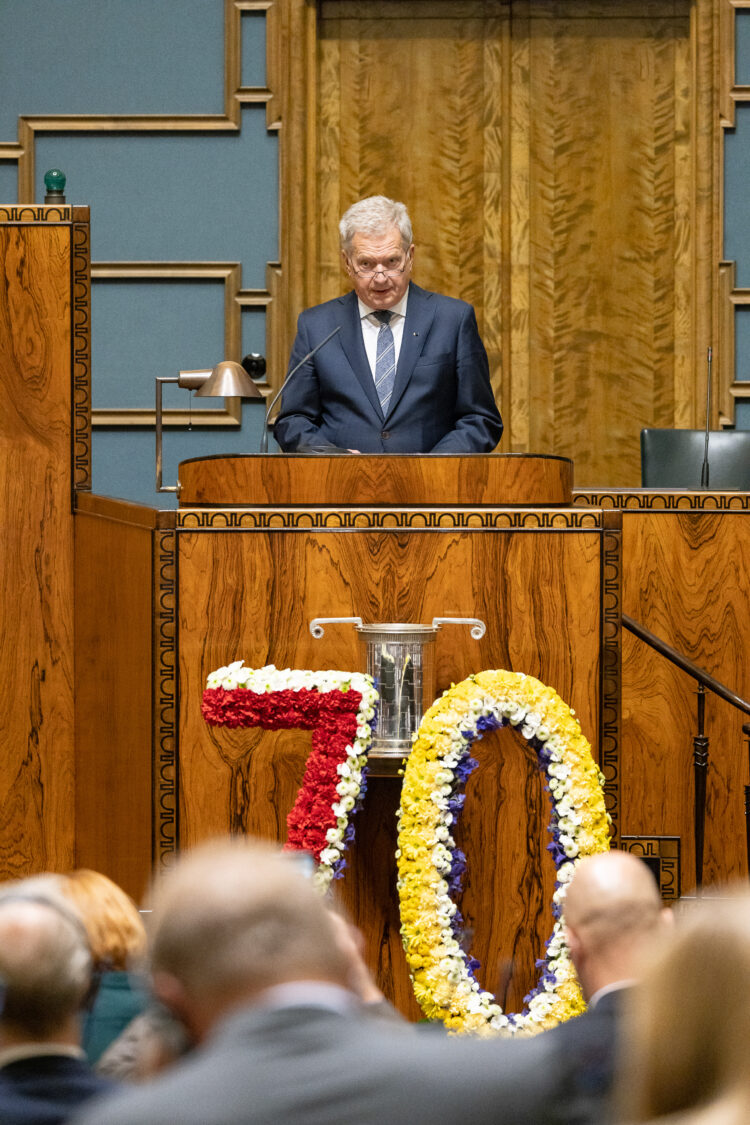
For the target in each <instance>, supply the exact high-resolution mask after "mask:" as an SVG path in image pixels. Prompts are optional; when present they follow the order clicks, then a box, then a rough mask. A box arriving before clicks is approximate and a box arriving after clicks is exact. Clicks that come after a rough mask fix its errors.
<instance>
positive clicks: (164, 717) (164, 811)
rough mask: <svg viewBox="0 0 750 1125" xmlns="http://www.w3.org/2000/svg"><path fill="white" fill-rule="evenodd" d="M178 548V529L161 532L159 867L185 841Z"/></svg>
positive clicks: (157, 539)
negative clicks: (180, 745)
mask: <svg viewBox="0 0 750 1125" xmlns="http://www.w3.org/2000/svg"><path fill="white" fill-rule="evenodd" d="M176 547H177V539H176V536H175V533H174V531H157V532H156V533H155V535H154V561H153V591H154V594H153V597H154V613H153V619H154V642H153V643H154V654H153V667H154V711H153V715H154V737H153V747H154V750H153V754H154V760H153V763H152V786H153V788H152V806H151V807H152V849H151V854H152V857H153V861H154V865H155V867H156V869H157V870H159V869H163V868H165V867H167V866H168V865H169V863H170V861H171V860H172V858H173V857H174V855H175V853H176V852H177V850H178V848H179V841H180V826H179V748H178V738H179V735H178V728H177V714H178V686H177V642H178V636H177V609H176V607H177V550H176Z"/></svg>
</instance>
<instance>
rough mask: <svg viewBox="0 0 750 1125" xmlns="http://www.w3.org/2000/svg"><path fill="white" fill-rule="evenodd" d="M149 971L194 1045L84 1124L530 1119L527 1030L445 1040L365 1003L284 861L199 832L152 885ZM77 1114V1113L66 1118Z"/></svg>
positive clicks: (540, 1088)
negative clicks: (514, 1037)
mask: <svg viewBox="0 0 750 1125" xmlns="http://www.w3.org/2000/svg"><path fill="white" fill-rule="evenodd" d="M151 921H152V976H153V988H154V992H155V993H156V995H157V997H158V998H159V1000H161V1002H162V1003H164V1004H166V1005H167V1006H168V1007H169V1008H170V1009H171V1010H172V1012H174V1013H175V1014H176V1015H177V1016H178V1017H179V1019H180V1020H181V1021H182V1022H183V1024H184V1025H185V1027H186V1028H187V1029H188V1031H189V1033H190V1035H191V1037H192V1039H193V1040H194V1042H195V1044H196V1047H195V1049H194V1050H193V1052H192V1053H191V1054H190V1055H189V1056H188V1057H186V1058H185V1059H183V1060H182V1061H181V1062H179V1063H178V1064H177V1065H176V1066H175V1067H174V1068H173V1069H171V1070H170V1071H168V1072H166V1073H164V1074H163V1075H161V1076H160V1077H159V1078H157V1079H155V1080H154V1081H152V1082H151V1083H150V1084H148V1085H144V1086H141V1087H138V1088H135V1089H132V1090H130V1091H128V1092H127V1093H124V1094H119V1095H116V1096H115V1097H113V1098H112V1099H111V1100H106V1101H101V1102H97V1103H96V1105H95V1106H92V1107H91V1108H90V1109H88V1110H87V1112H85V1113H84V1114H83V1115H82V1116H81V1118H80V1123H81V1125H84V1123H85V1125H145V1123H147V1122H148V1123H156V1122H158V1123H159V1125H193V1123H194V1125H207V1123H210V1125H229V1123H232V1125H238V1123H240V1122H248V1123H250V1122H252V1123H253V1125H265V1123H267V1125H271V1123H274V1125H279V1123H289V1122H295V1123H299V1125H354V1123H357V1125H375V1123H377V1125H383V1122H388V1125H428V1123H429V1125H437V1123H439V1122H443V1121H444V1122H450V1123H451V1125H454V1123H455V1122H456V1121H457V1120H459V1119H463V1120H466V1121H470V1122H472V1125H484V1123H485V1122H486V1123H487V1125H489V1123H490V1122H491V1123H492V1125H503V1123H507V1125H511V1123H512V1125H532V1123H533V1122H537V1121H539V1120H540V1117H539V1112H540V1106H541V1105H542V1101H543V1098H544V1097H545V1095H548V1094H549V1083H550V1081H551V1078H550V1076H548V1075H547V1074H546V1073H545V1072H544V1071H543V1070H541V1069H540V1061H541V1059H542V1058H543V1053H542V1052H540V1049H539V1047H538V1041H537V1040H528V1041H525V1042H517V1043H516V1042H509V1043H504V1042H498V1041H497V1040H493V1041H489V1042H487V1041H478V1040H467V1039H448V1038H445V1037H442V1036H436V1035H420V1034H419V1033H418V1032H417V1031H416V1030H415V1028H414V1027H413V1026H412V1025H410V1024H407V1023H406V1022H401V1021H385V1020H380V1019H377V1018H373V1017H372V1016H369V1015H368V1014H367V1013H366V1010H365V1008H364V1006H363V1005H362V1004H361V1002H360V1001H359V999H358V997H357V995H356V993H355V991H353V990H352V988H351V986H350V964H351V962H350V959H349V957H348V955H347V954H346V953H345V951H344V949H343V947H340V946H339V945H338V944H337V931H336V928H335V926H334V925H333V923H332V920H331V917H330V914H329V911H328V909H327V908H326V906H325V904H324V902H323V900H322V899H321V897H320V895H319V894H318V892H317V891H315V890H314V888H313V886H312V884H311V883H310V881H309V880H308V879H307V878H306V877H305V876H304V875H303V874H302V873H301V871H300V870H299V868H298V867H297V866H296V865H295V863H294V860H293V859H292V858H290V857H289V856H288V855H286V856H285V855H280V854H278V853H277V852H275V851H272V850H269V849H268V848H264V847H260V846H259V845H253V844H251V843H248V842H246V841H238V840H235V841H231V842H225V843H218V844H213V845H206V846H203V847H201V848H199V849H197V850H196V851H194V852H193V853H192V854H188V855H187V856H186V857H183V858H182V859H181V860H180V861H179V862H178V864H177V866H176V867H175V869H174V870H173V871H172V872H170V873H169V874H168V875H166V876H165V878H164V880H163V882H162V883H161V884H160V885H157V887H156V890H155V893H154V898H153V914H152V918H151ZM77 1120H79V1119H77Z"/></svg>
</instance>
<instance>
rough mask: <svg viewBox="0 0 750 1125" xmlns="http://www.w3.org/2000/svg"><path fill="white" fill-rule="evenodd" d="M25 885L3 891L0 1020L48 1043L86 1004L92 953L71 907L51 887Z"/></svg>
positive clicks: (0, 896) (0, 900) (0, 906)
mask: <svg viewBox="0 0 750 1125" xmlns="http://www.w3.org/2000/svg"><path fill="white" fill-rule="evenodd" d="M32 883H33V880H29V881H28V884H32ZM28 884H27V885H28ZM21 887H23V884H17V885H16V886H13V884H10V885H8V886H6V887H3V888H2V890H0V981H1V982H2V985H3V989H4V998H3V1005H2V1016H0V1020H1V1021H2V1022H3V1023H6V1024H8V1025H10V1026H12V1027H13V1028H15V1029H18V1030H20V1031H21V1032H23V1033H24V1034H26V1035H28V1036H29V1037H30V1038H32V1039H48V1038H50V1037H51V1036H53V1035H54V1034H55V1033H56V1032H57V1031H59V1030H60V1029H61V1028H62V1027H63V1026H64V1025H65V1023H66V1021H67V1020H68V1019H69V1018H70V1017H71V1016H73V1015H75V1014H76V1013H77V1012H78V1011H80V1009H81V1008H82V1006H83V1004H84V1001H85V999H86V996H87V994H88V992H89V989H90V987H91V974H92V968H93V966H92V959H91V950H90V948H89V944H88V938H87V936H86V930H85V928H84V926H83V923H82V921H81V920H80V919H79V918H78V916H77V915H76V913H75V911H74V910H71V908H70V907H69V905H68V904H66V903H65V902H64V901H62V900H58V899H57V898H56V897H54V896H53V894H52V893H50V892H49V890H48V889H45V890H44V892H42V890H41V889H37V888H34V891H33V892H32V890H30V889H25V888H24V889H20V888H21ZM17 888H18V889H17Z"/></svg>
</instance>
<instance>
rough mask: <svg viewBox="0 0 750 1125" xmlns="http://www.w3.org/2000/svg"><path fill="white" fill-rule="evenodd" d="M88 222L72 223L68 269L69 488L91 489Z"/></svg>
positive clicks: (89, 256)
mask: <svg viewBox="0 0 750 1125" xmlns="http://www.w3.org/2000/svg"><path fill="white" fill-rule="evenodd" d="M90 230H91V228H90V226H89V223H88V221H86V222H81V223H74V224H73V239H72V246H71V251H72V253H71V271H72V286H71V288H72V293H73V324H72V331H71V371H72V373H73V387H72V393H73V404H72V406H73V418H72V427H71V441H72V455H73V472H72V482H73V491H74V492H75V491H77V490H79V489H86V490H90V489H91V270H90V262H91V247H90Z"/></svg>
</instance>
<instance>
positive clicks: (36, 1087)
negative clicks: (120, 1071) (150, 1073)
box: [0, 1055, 116, 1125]
mask: <svg viewBox="0 0 750 1125" xmlns="http://www.w3.org/2000/svg"><path fill="white" fill-rule="evenodd" d="M115 1089H116V1087H115V1085H114V1084H113V1083H112V1082H110V1081H109V1080H108V1079H105V1078H100V1077H99V1075H98V1074H94V1072H93V1071H92V1070H90V1069H89V1067H88V1064H87V1063H85V1062H84V1061H83V1060H81V1059H75V1058H71V1057H70V1056H68V1055H33V1056H31V1057H30V1058H26V1059H18V1060H16V1062H12V1063H9V1064H8V1065H7V1066H4V1067H2V1068H0V1121H1V1122H2V1123H3V1125H60V1123H62V1122H64V1121H69V1120H70V1118H71V1117H72V1116H73V1114H74V1112H75V1111H76V1110H77V1109H78V1108H79V1107H81V1106H83V1104H84V1102H87V1101H88V1100H89V1099H90V1098H93V1097H95V1096H96V1095H98V1094H106V1093H108V1092H110V1091H114V1090H115Z"/></svg>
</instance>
